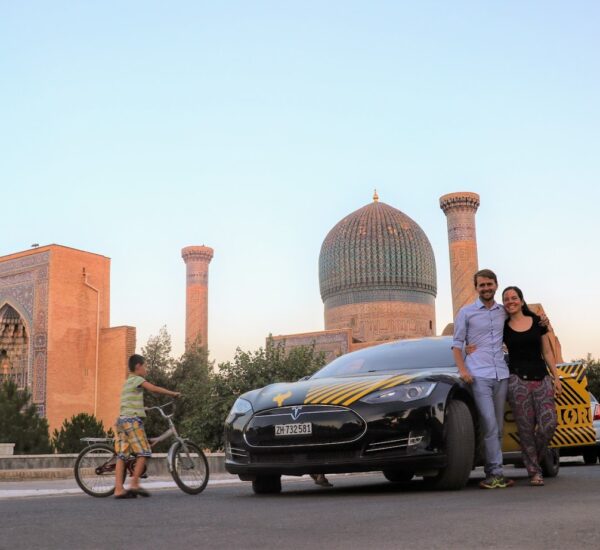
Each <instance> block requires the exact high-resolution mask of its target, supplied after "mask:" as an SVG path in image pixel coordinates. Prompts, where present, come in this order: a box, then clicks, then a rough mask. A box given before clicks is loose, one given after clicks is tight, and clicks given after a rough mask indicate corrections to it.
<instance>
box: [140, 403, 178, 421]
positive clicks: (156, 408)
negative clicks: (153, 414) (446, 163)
mask: <svg viewBox="0 0 600 550" xmlns="http://www.w3.org/2000/svg"><path fill="white" fill-rule="evenodd" d="M169 405H173V412H172V413H171V414H167V413H166V412H165V411H163V409H164V408H166V407H168V406H169ZM174 405H175V401H168V402H167V403H165V404H164V405H156V406H154V407H144V409H145V410H147V411H152V410H157V411H158V412H159V413H160V414H161V415H162V416H163V417H164V418H171V417H172V416H173V414H175V406H174Z"/></svg>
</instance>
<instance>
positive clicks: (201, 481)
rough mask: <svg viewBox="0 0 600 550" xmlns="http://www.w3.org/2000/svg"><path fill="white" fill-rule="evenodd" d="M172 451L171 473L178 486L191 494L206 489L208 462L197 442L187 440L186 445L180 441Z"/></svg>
mask: <svg viewBox="0 0 600 550" xmlns="http://www.w3.org/2000/svg"><path fill="white" fill-rule="evenodd" d="M175 445H176V446H175V450H174V452H173V453H172V455H171V456H172V457H173V465H172V467H173V469H172V471H171V475H172V476H173V479H174V480H175V483H177V486H178V487H179V488H180V489H181V490H182V491H183V492H184V493H188V494H190V495H197V494H198V493H201V492H202V491H204V488H205V487H206V484H207V483H208V462H207V460H206V457H205V456H204V453H203V452H202V449H200V447H198V445H196V444H195V443H190V442H189V441H186V442H185V447H187V450H186V448H184V446H183V445H182V444H181V442H178V443H176V444H175Z"/></svg>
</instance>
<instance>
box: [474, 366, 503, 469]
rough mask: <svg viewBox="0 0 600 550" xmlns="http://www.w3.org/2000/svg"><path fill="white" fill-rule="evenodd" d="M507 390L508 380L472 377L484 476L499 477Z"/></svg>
mask: <svg viewBox="0 0 600 550" xmlns="http://www.w3.org/2000/svg"><path fill="white" fill-rule="evenodd" d="M507 390H508V378H505V379H504V380H495V379H494V378H480V377H476V376H474V377H473V397H474V398H475V404H476V405H477V409H478V411H479V422H480V427H481V430H480V431H481V434H482V436H483V444H484V446H485V468H484V471H485V475H486V477H487V476H501V475H503V473H502V428H503V426H504V403H505V402H506V392H507Z"/></svg>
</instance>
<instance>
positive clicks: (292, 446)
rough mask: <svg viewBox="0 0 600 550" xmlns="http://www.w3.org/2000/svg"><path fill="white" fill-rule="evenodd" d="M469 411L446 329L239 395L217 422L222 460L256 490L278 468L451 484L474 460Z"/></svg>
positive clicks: (267, 488) (277, 478)
mask: <svg viewBox="0 0 600 550" xmlns="http://www.w3.org/2000/svg"><path fill="white" fill-rule="evenodd" d="M476 419H477V415H476V413H475V407H474V403H473V399H472V396H471V393H470V391H469V389H468V387H466V385H465V384H464V383H463V382H462V380H461V379H460V378H459V376H458V371H457V368H456V366H455V363H454V358H453V355H452V351H451V338H448V337H439V338H422V339H418V340H401V341H398V342H393V343H389V344H382V345H378V346H375V347H371V348H366V349H363V350H360V351H356V352H353V353H349V354H347V355H343V356H342V357H339V358H338V359H336V360H334V361H332V362H331V363H329V364H328V365H327V366H325V367H324V368H322V369H321V370H320V371H318V372H317V373H316V374H314V375H313V376H312V377H310V378H308V379H307V380H301V381H299V382H295V383H281V384H273V385H270V386H267V387H265V388H262V389H257V390H253V391H250V392H248V393H245V394H244V395H242V396H241V397H240V398H239V399H238V400H237V401H236V402H235V404H234V406H233V408H232V410H231V412H230V414H229V416H228V417H227V420H226V422H225V455H226V456H225V465H226V468H227V471H229V472H230V473H233V474H238V475H239V477H240V478H241V479H243V480H248V481H250V480H251V481H252V482H253V488H254V491H255V492H257V493H276V492H279V491H280V490H281V475H303V474H308V473H341V472H357V471H375V470H381V471H383V473H384V475H385V476H386V477H387V478H388V479H389V480H390V481H408V480H410V479H411V478H412V477H413V476H414V475H415V474H418V475H422V476H424V479H425V481H426V483H428V484H430V485H431V486H433V487H436V488H439V489H460V488H461V487H463V486H464V485H465V484H466V482H467V480H468V478H469V473H470V472H471V469H472V468H473V466H474V464H475V462H476V456H475V455H476V453H475V449H476V447H477V436H476V432H477V422H476Z"/></svg>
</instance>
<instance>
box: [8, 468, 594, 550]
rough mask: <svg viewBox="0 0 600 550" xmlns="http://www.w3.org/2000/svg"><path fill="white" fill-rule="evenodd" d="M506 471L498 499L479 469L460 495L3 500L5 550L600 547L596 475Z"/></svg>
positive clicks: (371, 489)
mask: <svg viewBox="0 0 600 550" xmlns="http://www.w3.org/2000/svg"><path fill="white" fill-rule="evenodd" d="M507 471H510V472H511V474H514V477H515V478H516V479H517V485H516V486H515V487H513V488H511V489H506V490H494V491H482V490H480V489H478V488H477V481H478V479H479V478H480V477H481V473H480V472H476V473H475V474H474V475H473V477H472V480H471V482H470V483H469V485H468V487H467V488H466V489H464V490H463V491H456V492H432V491H426V490H424V489H423V488H422V487H421V484H420V483H419V482H418V481H416V482H413V483H412V484H411V485H410V486H409V487H408V488H400V487H397V486H394V485H393V484H390V483H388V482H387V481H385V480H384V478H383V477H382V476H381V475H379V474H370V475H357V476H333V477H332V480H334V482H335V487H334V488H333V489H319V488H317V487H315V485H314V484H312V483H311V482H310V481H308V480H306V479H305V478H302V479H301V480H291V481H286V482H285V483H284V492H283V493H282V494H281V495H277V496H266V495H265V496H255V495H253V494H252V491H251V488H250V486H249V484H247V483H232V482H231V480H228V479H226V478H224V477H222V478H221V479H219V480H215V483H213V484H212V485H210V486H209V487H208V488H207V489H206V491H205V492H204V493H202V494H201V495H199V496H188V495H184V494H183V493H182V492H180V491H179V490H176V489H172V488H167V489H161V490H158V489H155V491H154V494H153V496H152V497H151V498H149V499H141V498H138V499H136V500H122V501H115V500H114V499H94V498H91V497H88V496H85V495H81V494H76V495H74V494H68V495H62V496H60V495H59V496H39V497H35V498H31V497H29V498H4V499H2V500H0V548H1V549H3V550H4V549H7V550H8V549H10V550H18V549H36V548H44V549H46V548H76V549H92V548H93V549H96V548H98V549H104V548H125V547H138V548H148V549H152V548H165V547H167V546H171V547H175V546H184V545H186V546H190V547H202V548H261V549H262V548H278V549H294V548H344V549H349V548H377V549H379V548H403V549H410V548H426V549H429V548H444V549H447V548H461V549H464V548H519V549H523V548H544V549H549V548H565V547H569V548H570V549H576V548H586V549H593V548H598V546H599V541H600V521H599V520H600V506H599V502H600V499H599V491H600V466H587V467H586V466H582V465H575V464H568V465H563V467H562V468H561V472H560V475H559V477H557V478H555V479H551V480H547V484H546V486H545V487H542V488H533V487H529V486H528V485H527V483H526V478H525V472H524V471H523V470H512V469H507ZM52 483H54V485H52ZM56 483H57V482H46V483H45V484H46V486H48V484H50V487H51V488H52V487H54V488H55V489H56V487H57V485H56ZM64 483H65V482H63V484H64ZM155 483H156V482H155ZM21 485H23V484H21ZM2 490H7V488H6V484H2V485H1V486H0V494H1V491H2ZM5 496H6V494H5ZM128 538H129V540H131V541H135V543H128V542H127V540H128Z"/></svg>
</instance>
